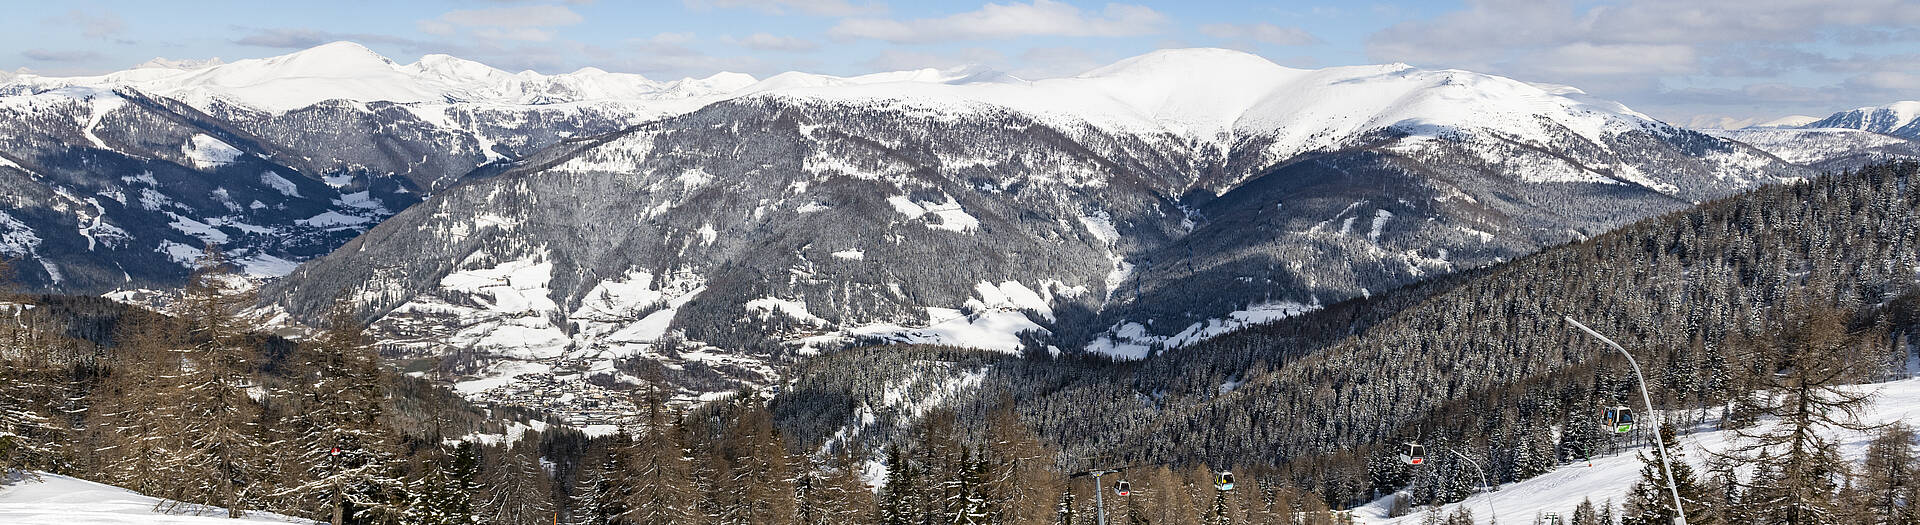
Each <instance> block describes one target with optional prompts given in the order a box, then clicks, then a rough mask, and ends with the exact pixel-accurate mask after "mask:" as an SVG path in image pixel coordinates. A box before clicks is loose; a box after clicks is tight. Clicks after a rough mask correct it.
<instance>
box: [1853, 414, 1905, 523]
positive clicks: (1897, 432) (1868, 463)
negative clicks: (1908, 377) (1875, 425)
mask: <svg viewBox="0 0 1920 525" xmlns="http://www.w3.org/2000/svg"><path fill="white" fill-rule="evenodd" d="M1914 440H1915V433H1914V430H1913V427H1910V426H1907V425H1905V424H1900V423H1895V424H1893V425H1891V426H1888V427H1887V428H1885V429H1882V430H1881V431H1880V433H1879V435H1877V436H1875V437H1874V439H1873V441H1872V442H1871V443H1869V444H1868V445H1867V454H1866V456H1867V457H1866V460H1865V461H1864V462H1863V464H1862V467H1861V480H1860V485H1861V487H1860V492H1861V496H1862V497H1861V498H1860V500H1861V501H1859V502H1858V503H1859V504H1860V507H1861V508H1864V509H1866V510H1867V517H1868V518H1870V522H1871V523H1880V524H1894V525H1909V524H1914V523H1920V512H1915V509H1914V505H1916V504H1920V500H1916V499H1915V496H1920V482H1916V481H1915V479H1914V474H1915V469H1916V468H1920V463H1916V461H1915V457H1914Z"/></svg>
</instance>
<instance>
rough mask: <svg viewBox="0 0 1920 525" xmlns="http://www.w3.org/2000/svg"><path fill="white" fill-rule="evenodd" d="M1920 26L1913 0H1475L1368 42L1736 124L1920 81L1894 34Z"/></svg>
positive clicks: (1401, 57) (1861, 98) (1443, 63)
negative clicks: (1891, 46) (1895, 49)
mask: <svg viewBox="0 0 1920 525" xmlns="http://www.w3.org/2000/svg"><path fill="white" fill-rule="evenodd" d="M1915 26H1920V6H1916V5H1915V4H1914V3H1913V1H1912V0H1850V1H1847V2H1830V1H1822V0H1694V1H1688V2H1672V1H1669V0H1601V1H1599V2H1588V1H1580V0H1468V1H1467V3H1466V5H1465V6H1464V7H1463V8H1461V9H1458V10H1455V11H1450V12H1445V13H1442V14H1439V15H1437V16H1430V17H1425V18H1417V19H1411V20H1408V21H1405V22H1401V23H1398V24H1395V25H1393V26H1390V27H1388V28H1386V29H1383V30H1381V31H1379V32H1377V33H1375V34H1373V35H1372V36H1371V37H1369V38H1368V40H1367V47H1366V51H1367V55H1368V56H1369V57H1370V58H1371V59H1372V60H1375V61H1381V62H1393V61H1398V62H1410V63H1414V64H1417V65H1421V66H1428V67H1452V68H1461V69H1468V70H1474V71H1481V72H1486V73H1493V74H1500V75H1507V76H1511V77H1515V78H1518V79H1521V80H1527V81H1543V82H1552V83H1558V84H1569V85H1575V86H1579V87H1581V88H1582V89H1584V90H1586V91H1588V92H1590V93H1593V94H1595V95H1597V96H1600V97H1603V98H1611V99H1616V100H1621V101H1623V102H1625V103H1627V104H1628V105H1631V106H1634V107H1636V108H1638V109H1640V110H1642V111H1647V112H1649V113H1652V114H1654V115H1656V116H1662V115H1665V116H1669V117H1673V118H1675V119H1676V120H1677V121H1679V122H1703V123H1705V122H1712V123H1721V124H1726V123H1739V122H1740V121H1741V120H1743V119H1746V118H1749V117H1761V118H1763V119H1771V118H1774V117H1777V116H1779V115H1780V114H1785V112H1792V113H1807V114H1815V113H1819V114H1824V112H1827V111H1831V110H1832V109H1835V108H1840V107H1850V106H1851V105H1869V104H1879V103H1884V102H1886V100H1880V99H1881V98H1885V97H1896V96H1901V95H1899V94H1898V93H1899V92H1900V91H1901V90H1903V89H1904V90H1906V91H1905V92H1907V93H1911V92H1912V90H1913V89H1920V85H1916V83H1915V82H1914V80H1915V78H1914V73H1912V71H1915V70H1914V69H1912V68H1913V64H1914V61H1912V60H1907V59H1905V58H1903V57H1902V56H1901V55H1895V54H1889V53H1888V52H1887V51H1888V47H1887V46H1884V45H1882V44H1884V43H1885V42H1887V41H1890V40H1901V39H1905V38H1909V37H1920V32H1916V31H1914V30H1913V29H1912V28H1913V27H1915ZM1876 45H1880V46H1881V47H1863V46H1876ZM1835 73H1840V74H1835ZM1842 78H1844V81H1842V80H1841V79H1842ZM1796 84H1809V85H1796ZM1822 84H1824V85H1822ZM1702 86H1710V87H1702ZM1735 86H1737V87H1735ZM1706 108H1719V109H1716V110H1711V111H1709V110H1706ZM1725 110H1737V111H1752V112H1754V113H1752V114H1749V115H1744V116H1742V115H1727V114H1724V113H1725Z"/></svg>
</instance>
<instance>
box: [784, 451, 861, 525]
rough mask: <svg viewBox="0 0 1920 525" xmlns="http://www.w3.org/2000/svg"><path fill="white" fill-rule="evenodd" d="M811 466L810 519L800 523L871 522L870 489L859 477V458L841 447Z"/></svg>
mask: <svg viewBox="0 0 1920 525" xmlns="http://www.w3.org/2000/svg"><path fill="white" fill-rule="evenodd" d="M821 463H822V464H821V465H819V466H817V467H815V468H814V469H813V476H814V484H813V489H812V491H811V499H812V506H813V509H814V511H813V520H812V521H808V522H805V523H803V524H802V525H833V524H838V523H872V522H873V521H874V519H875V516H874V513H873V511H874V499H873V492H872V491H869V490H868V489H867V485H866V482H865V481H863V480H861V478H860V461H859V459H858V458H856V457H854V455H853V452H852V451H851V450H849V449H847V448H845V447H843V448H842V449H841V450H840V451H839V452H838V453H835V454H833V455H832V456H831V457H830V459H829V460H828V461H824V462H821Z"/></svg>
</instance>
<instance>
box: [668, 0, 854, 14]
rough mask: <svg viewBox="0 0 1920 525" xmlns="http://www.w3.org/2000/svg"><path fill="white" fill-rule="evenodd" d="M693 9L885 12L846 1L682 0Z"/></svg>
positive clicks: (824, 12) (828, 12) (778, 11)
mask: <svg viewBox="0 0 1920 525" xmlns="http://www.w3.org/2000/svg"><path fill="white" fill-rule="evenodd" d="M684 1H685V3H686V5H687V7H690V8H693V9H712V8H721V9H742V8H744V9H753V10H755V11H759V12H762V13H767V14H771V15H784V14H789V13H800V14H805V15H818V16H857V15H875V14H880V13H884V12H886V11H887V6H886V4H884V3H881V2H864V3H861V4H854V3H852V2H848V1H847V0H684Z"/></svg>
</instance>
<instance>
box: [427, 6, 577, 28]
mask: <svg viewBox="0 0 1920 525" xmlns="http://www.w3.org/2000/svg"><path fill="white" fill-rule="evenodd" d="M440 20H441V21H443V22H446V23H449V24H453V25H457V26H491V27H551V26H565V25H573V24H578V23H580V22H582V21H585V20H586V19H585V18H581V16H580V14H579V13H575V12H573V10H572V9H568V8H567V7H565V6H557V5H529V6H515V7H491V8H486V9H461V10H457V11H448V12H447V13H446V14H443V15H440Z"/></svg>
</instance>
